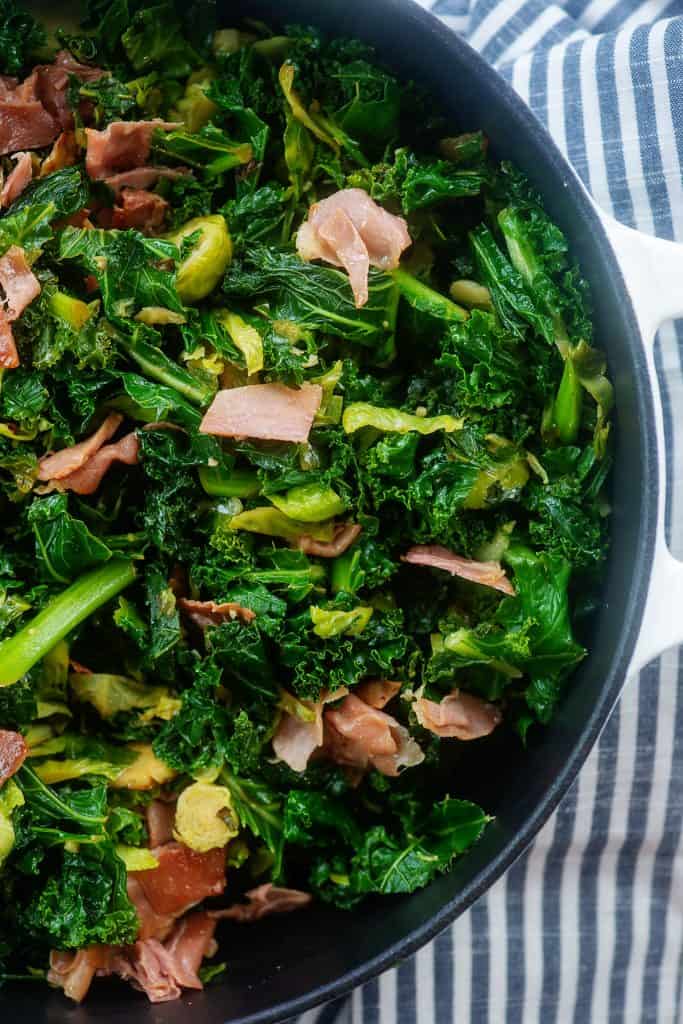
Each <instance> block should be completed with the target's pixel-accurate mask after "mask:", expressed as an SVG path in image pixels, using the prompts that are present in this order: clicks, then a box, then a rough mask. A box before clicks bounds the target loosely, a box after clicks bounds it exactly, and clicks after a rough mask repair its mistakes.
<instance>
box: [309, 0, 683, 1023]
mask: <svg viewBox="0 0 683 1024" xmlns="http://www.w3.org/2000/svg"><path fill="white" fill-rule="evenodd" d="M368 2H369V3H371V2H372V0H368ZM421 4H422V6H423V7H426V8H431V9H432V10H433V12H434V13H435V14H437V15H438V16H439V17H441V18H442V20H443V22H444V24H445V25H446V26H447V27H448V28H449V29H451V30H454V31H456V32H460V33H462V34H463V35H464V36H465V37H466V38H467V39H468V40H469V42H470V43H471V44H472V45H473V46H474V47H476V48H477V49H478V50H479V51H480V52H481V53H482V54H483V55H484V57H485V58H486V59H487V60H489V61H490V62H491V63H492V64H494V65H495V66H496V67H497V68H498V69H499V70H500V72H501V73H502V74H503V75H504V76H505V78H507V80H508V81H509V82H511V83H512V85H513V86H514V88H515V89H516V90H517V91H518V92H519V94H520V95H521V96H522V97H523V98H524V100H525V101H526V102H527V103H528V104H529V106H530V107H531V109H532V110H533V111H534V113H535V114H536V116H537V117H538V118H539V119H540V120H541V121H542V122H543V123H544V124H545V125H546V126H547V128H548V130H549V131H550V133H551V134H552V135H553V137H554V139H555V141H556V142H557V144H558V145H559V147H560V148H561V149H562V150H563V152H564V153H565V154H566V156H567V157H568V159H569V160H570V161H571V163H572V164H573V165H574V167H575V168H576V170H577V171H578V173H579V175H580V176H581V178H582V179H583V181H584V182H585V184H586V186H587V187H588V189H589V190H590V191H591V193H592V194H593V196H594V197H595V199H596V200H597V202H598V203H599V204H600V205H601V206H602V207H603V209H605V210H607V211H608V212H609V213H612V214H613V215H614V216H615V217H617V218H618V219H619V220H621V221H623V222H624V223H626V224H629V225H631V226H632V227H635V228H638V229H640V230H641V231H646V232H651V233H654V234H657V235H661V236H663V237H667V238H674V239H676V240H678V241H681V242H683V184H682V164H683V0H564V2H563V3H546V2H544V0H421ZM681 291H682V295H683V282H681ZM682 356H683V322H679V323H677V324H671V325H668V326H667V327H666V328H664V329H663V330H662V331H661V332H660V337H659V343H658V350H657V362H658V368H659V372H660V374H661V376H662V381H663V384H664V392H665V407H666V408H665V412H666V416H667V431H668V440H669V472H670V475H671V474H672V473H673V468H674V465H676V464H677V465H678V470H679V471H678V473H677V474H674V475H673V485H672V487H671V492H670V498H669V504H668V529H669V539H670V543H671V547H672V550H673V551H674V553H675V554H677V555H678V556H679V557H683V457H682V456H681V451H682V449H681V442H682V439H683V433H682V431H683V417H682V416H681V415H680V410H682V409H683V377H682V374H681V360H682ZM672 410H677V411H679V415H678V416H677V417H675V416H673V415H672ZM676 419H678V421H679V422H678V424H676V423H675V420H676ZM682 614H683V609H682ZM681 683H683V659H682V658H681V652H679V651H676V650H672V651H669V652H668V653H667V654H666V655H665V656H663V657H662V658H661V659H659V660H657V661H656V662H653V663H652V664H651V665H649V666H648V667H647V668H646V669H645V671H644V672H642V673H641V675H640V677H639V678H638V679H632V680H631V681H630V682H629V684H628V685H627V687H626V689H625V691H624V694H623V697H622V699H621V702H620V704H619V706H618V707H617V709H616V710H615V712H614V714H613V716H612V718H611V720H610V722H609V723H608V725H607V727H606V729H605V731H604V732H603V734H602V737H601V739H600V741H599V743H598V745H597V747H596V749H595V750H594V751H593V753H592V755H591V757H590V758H589V759H588V761H587V762H586V764H585V766H584V768H583V770H582V772H581V774H580V777H579V779H578V781H577V783H576V784H575V785H574V787H573V789H572V790H571V792H570V793H569V795H568V796H567V797H566V798H565V800H564V802H563V804H562V805H561V806H560V808H559V810H558V811H557V812H556V814H555V815H554V816H553V818H552V819H551V820H550V821H549V822H548V824H547V825H546V826H545V828H544V829H543V830H542V832H541V833H540V834H539V836H538V838H537V839H536V841H535V843H534V844H533V846H532V847H531V849H530V850H529V851H528V852H527V853H526V854H525V855H524V856H523V857H522V858H521V859H520V860H519V861H518V862H517V863H516V864H515V865H514V867H513V868H512V869H511V870H510V871H509V872H508V873H507V875H506V876H505V877H504V878H502V879H501V880H500V881H499V882H498V883H497V884H496V885H495V886H494V887H493V889H492V890H491V891H490V892H489V893H488V894H487V895H486V896H485V897H483V898H482V899H480V900H479V901H478V902H477V903H476V904H475V905H474V906H473V907H472V908H471V910H470V911H469V912H468V913H466V914H464V915H463V916H462V917H461V918H459V920H458V921H456V922H455V924H454V925H453V926H452V927H451V928H450V929H448V930H447V931H446V932H444V933H443V934H442V935H441V936H439V938H437V939H436V940H435V941H434V942H433V943H431V944H430V945H429V946H427V947H425V949H423V950H422V951H421V952H419V953H418V954H417V955H416V956H415V957H414V958H413V959H411V960H409V961H407V962H406V963H404V964H402V965H401V966H400V967H398V968H396V969H395V970H392V971H389V972H387V973H386V974H384V975H383V976H382V977H381V978H379V979H376V980H375V981H372V982H370V983H369V984H367V985H365V986H364V987H363V988H362V989H358V990H357V991H356V992H354V993H353V996H352V997H350V998H349V999H348V1000H345V1001H343V1002H342V1003H341V1004H337V1005H333V1006H328V1007H325V1008H323V1009H322V1010H317V1011H312V1012H310V1013H307V1014H305V1015H304V1016H303V1017H301V1018H300V1024H333V1022H334V1024H451V1022H453V1024H464V1022H466V1021H467V1022H471V1024H646V1022H652V1024H655V1022H656V1024H672V1022H683V1004H682V999H681V987H682V983H683V842H682V837H683V784H682V783H683V686H682V685H681Z"/></svg>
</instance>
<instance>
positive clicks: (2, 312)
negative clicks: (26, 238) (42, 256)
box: [0, 245, 40, 370]
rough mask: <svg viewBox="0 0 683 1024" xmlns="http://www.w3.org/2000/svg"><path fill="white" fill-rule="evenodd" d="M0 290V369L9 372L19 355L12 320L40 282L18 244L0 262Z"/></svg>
mask: <svg viewBox="0 0 683 1024" xmlns="http://www.w3.org/2000/svg"><path fill="white" fill-rule="evenodd" d="M0 287H1V288H2V291H3V293H4V308H0V368H2V369H4V370H13V369H16V367H17V366H19V353H18V352H17V346H16V342H15V340H14V334H13V332H12V321H14V320H16V319H17V318H18V317H20V316H21V314H22V313H23V312H24V310H25V309H26V307H27V306H28V305H29V304H30V303H31V302H33V300H34V299H35V298H37V296H38V295H40V282H39V281H38V278H37V277H36V276H35V274H34V273H33V271H32V270H31V268H30V267H29V265H28V263H27V262H26V255H25V253H24V250H23V249H21V248H20V247H19V246H18V245H12V246H10V248H9V249H8V250H7V252H6V253H5V255H4V256H3V257H2V259H0Z"/></svg>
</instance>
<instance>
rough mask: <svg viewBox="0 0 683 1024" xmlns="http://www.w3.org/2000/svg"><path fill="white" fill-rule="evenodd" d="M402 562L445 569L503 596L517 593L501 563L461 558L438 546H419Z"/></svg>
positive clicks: (407, 554)
mask: <svg viewBox="0 0 683 1024" xmlns="http://www.w3.org/2000/svg"><path fill="white" fill-rule="evenodd" d="M401 561H402V562H409V563H410V564H411V565H426V566H430V567H431V568H433V569H444V570H445V571H446V572H449V573H450V574H451V576H459V577H460V579H463V580H469V581H470V582H471V583H480V584H481V585H482V586H483V587H493V589H494V590H500V591H501V592H502V593H503V594H510V595H511V596H512V595H514V593H515V588H514V587H513V585H512V583H511V582H510V580H509V579H508V578H507V576H506V575H505V570H504V569H503V567H502V565H501V564H500V562H475V561H473V560H472V559H470V558H461V557H460V555H456V554H454V553H453V552H452V551H449V550H448V548H442V547H440V546H439V545H438V544H423V545H417V546H416V547H414V548H411V549H410V551H407V552H406V553H405V555H402V556H401Z"/></svg>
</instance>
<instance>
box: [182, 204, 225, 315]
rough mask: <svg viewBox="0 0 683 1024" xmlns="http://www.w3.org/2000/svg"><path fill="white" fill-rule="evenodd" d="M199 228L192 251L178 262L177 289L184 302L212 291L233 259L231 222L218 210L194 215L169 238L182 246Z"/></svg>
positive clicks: (192, 300)
mask: <svg viewBox="0 0 683 1024" xmlns="http://www.w3.org/2000/svg"><path fill="white" fill-rule="evenodd" d="M195 232H199V238H198V239H197V241H196V242H195V244H194V246H193V247H192V251H191V252H190V254H189V256H187V257H186V258H185V259H184V260H183V261H182V262H181V263H180V265H179V266H178V271H177V274H176V291H177V292H178V295H179V296H180V298H181V299H182V301H183V302H189V303H192V302H199V301H200V299H205V298H206V296H207V295H208V294H209V292H212V291H213V289H214V288H215V287H216V285H217V284H218V282H219V281H220V279H221V278H222V277H223V274H224V273H225V271H226V269H227V267H228V266H229V264H230V261H231V259H232V241H231V239H230V233H229V231H228V225H227V223H226V220H225V218H224V217H221V215H220V214H219V213H212V214H211V215H210V216H208V217H193V218H192V220H188V222H187V224H183V226H182V227H181V228H179V229H178V230H177V231H176V232H174V234H172V235H170V236H169V240H170V241H171V242H173V243H174V244H175V245H177V246H178V248H180V247H181V246H182V244H183V241H184V240H185V239H186V238H189V237H190V235H193V234H195Z"/></svg>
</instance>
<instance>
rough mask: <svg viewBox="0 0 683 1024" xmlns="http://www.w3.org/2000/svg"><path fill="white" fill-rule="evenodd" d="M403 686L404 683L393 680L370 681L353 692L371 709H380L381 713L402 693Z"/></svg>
mask: <svg viewBox="0 0 683 1024" xmlns="http://www.w3.org/2000/svg"><path fill="white" fill-rule="evenodd" d="M402 686H403V683H397V682H394V681H393V680H391V679H369V680H368V681H367V683H361V684H360V686H357V687H356V689H355V690H354V691H353V692H354V693H355V694H356V696H357V697H360V699H361V700H362V701H364V702H365V703H366V704H369V706H370V707H371V708H378V709H379V710H380V711H381V710H382V708H383V707H384V706H385V705H386V704H388V703H389V701H390V700H393V698H394V697H395V696H396V694H397V693H399V692H400V690H401V687H402Z"/></svg>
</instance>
